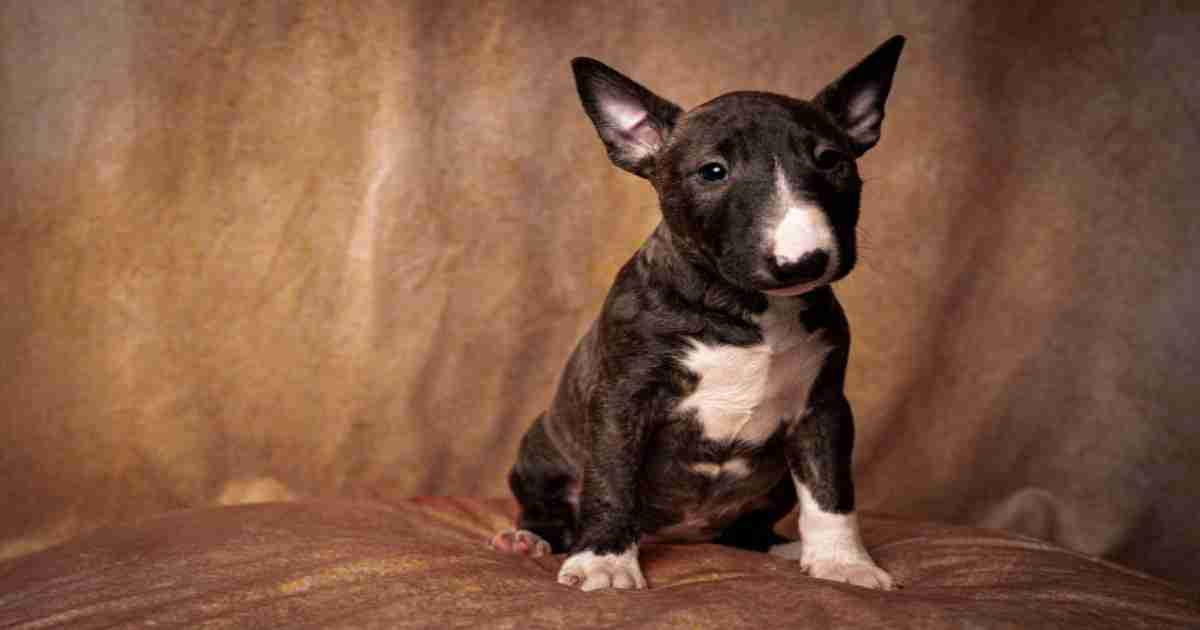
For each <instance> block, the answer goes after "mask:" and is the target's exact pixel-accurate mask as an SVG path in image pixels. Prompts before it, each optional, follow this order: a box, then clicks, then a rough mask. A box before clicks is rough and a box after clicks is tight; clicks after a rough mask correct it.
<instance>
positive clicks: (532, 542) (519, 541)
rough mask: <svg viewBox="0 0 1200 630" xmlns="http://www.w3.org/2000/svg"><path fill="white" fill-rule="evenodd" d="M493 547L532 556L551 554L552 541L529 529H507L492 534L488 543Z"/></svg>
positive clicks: (497, 549)
mask: <svg viewBox="0 0 1200 630" xmlns="http://www.w3.org/2000/svg"><path fill="white" fill-rule="evenodd" d="M488 544H489V545H490V546H491V548H492V549H495V550H496V551H503V552H505V553H519V554H523V555H526V556H529V557H531V558H536V557H538V556H545V555H549V553H550V551H551V549H550V543H548V542H546V541H545V540H544V539H543V538H542V537H541V536H538V535H537V534H535V533H533V532H531V531H529V530H527V529H506V530H504V531H502V532H498V533H497V534H496V535H495V536H492V540H491V541H490V542H489V543H488Z"/></svg>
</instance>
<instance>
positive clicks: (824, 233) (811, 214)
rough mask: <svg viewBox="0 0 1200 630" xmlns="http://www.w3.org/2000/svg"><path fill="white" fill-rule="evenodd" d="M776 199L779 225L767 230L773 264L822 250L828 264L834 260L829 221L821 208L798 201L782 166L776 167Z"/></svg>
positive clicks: (835, 258) (835, 251)
mask: <svg viewBox="0 0 1200 630" xmlns="http://www.w3.org/2000/svg"><path fill="white" fill-rule="evenodd" d="M775 195H776V198H777V200H778V201H777V203H778V204H779V206H778V207H779V208H780V218H779V222H778V223H776V224H775V225H774V226H773V227H772V228H771V229H770V239H771V241H770V242H771V243H772V244H773V245H772V247H773V250H772V253H773V254H774V255H775V261H776V262H777V263H778V264H780V265H784V264H787V263H794V262H796V261H798V260H800V259H801V258H803V257H804V255H805V254H807V253H810V252H816V251H818V250H824V251H825V253H826V254H828V255H829V259H830V260H831V261H836V260H837V253H838V252H837V241H836V240H835V239H834V236H833V227H832V226H830V225H829V218H828V217H826V216H825V213H824V212H823V211H822V210H821V208H820V207H818V206H816V205H814V204H812V203H811V202H808V201H804V200H801V199H798V198H797V197H796V194H795V193H794V192H793V191H792V188H791V186H789V185H788V182H787V176H786V175H784V172H783V166H781V165H780V164H779V163H778V162H776V163H775Z"/></svg>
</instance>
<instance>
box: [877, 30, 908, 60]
mask: <svg viewBox="0 0 1200 630" xmlns="http://www.w3.org/2000/svg"><path fill="white" fill-rule="evenodd" d="M907 41H908V38H907V37H905V36H903V35H892V36H891V37H889V38H888V39H887V41H885V42H883V44H881V45H880V46H879V51H880V52H886V53H887V54H888V56H891V57H899V56H900V51H901V50H904V44H905V43H906V42H907Z"/></svg>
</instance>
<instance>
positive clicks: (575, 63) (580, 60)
mask: <svg viewBox="0 0 1200 630" xmlns="http://www.w3.org/2000/svg"><path fill="white" fill-rule="evenodd" d="M605 67H606V66H605V65H604V64H603V63H601V62H600V61H598V60H596V59H592V58H591V57H576V58H574V59H572V60H571V70H573V71H574V72H575V74H580V73H589V72H596V71H597V70H603V69H604V68H605Z"/></svg>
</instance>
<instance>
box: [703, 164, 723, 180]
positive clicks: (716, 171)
mask: <svg viewBox="0 0 1200 630" xmlns="http://www.w3.org/2000/svg"><path fill="white" fill-rule="evenodd" d="M727 174H728V173H727V172H726V171H725V167H724V166H721V165H720V164H717V163H716V162H709V163H708V164H705V165H704V166H701V167H700V177H703V178H704V181H707V182H719V181H721V180H722V179H725V176H726V175H727Z"/></svg>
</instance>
